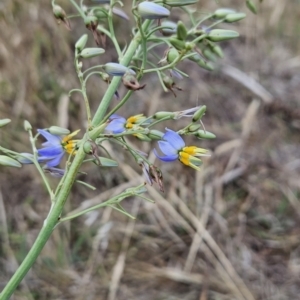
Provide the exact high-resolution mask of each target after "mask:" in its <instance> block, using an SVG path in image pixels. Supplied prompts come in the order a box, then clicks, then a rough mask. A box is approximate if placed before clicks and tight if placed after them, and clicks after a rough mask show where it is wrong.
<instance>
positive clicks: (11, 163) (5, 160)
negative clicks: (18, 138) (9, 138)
mask: <svg viewBox="0 0 300 300" xmlns="http://www.w3.org/2000/svg"><path fill="white" fill-rule="evenodd" d="M0 165H2V166H7V167H15V168H21V167H22V165H21V164H20V163H19V162H18V161H17V160H15V159H13V158H11V157H9V156H5V155H0Z"/></svg>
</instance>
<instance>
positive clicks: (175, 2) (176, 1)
mask: <svg viewBox="0 0 300 300" xmlns="http://www.w3.org/2000/svg"><path fill="white" fill-rule="evenodd" d="M163 2H164V4H166V5H168V6H171V7H179V6H186V5H191V4H195V3H197V2H198V0H164V1H163Z"/></svg>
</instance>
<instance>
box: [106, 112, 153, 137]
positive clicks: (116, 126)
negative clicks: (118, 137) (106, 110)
mask: <svg viewBox="0 0 300 300" xmlns="http://www.w3.org/2000/svg"><path fill="white" fill-rule="evenodd" d="M109 120H110V123H109V124H108V125H107V126H106V128H105V129H106V130H107V131H110V132H112V133H113V134H118V133H122V132H124V131H125V130H127V129H133V128H136V129H137V128H139V124H143V125H148V124H150V123H151V120H147V118H146V117H145V116H144V115H143V114H139V115H135V116H131V117H129V118H127V119H125V118H123V117H121V116H119V115H117V114H113V115H111V116H110V118H109Z"/></svg>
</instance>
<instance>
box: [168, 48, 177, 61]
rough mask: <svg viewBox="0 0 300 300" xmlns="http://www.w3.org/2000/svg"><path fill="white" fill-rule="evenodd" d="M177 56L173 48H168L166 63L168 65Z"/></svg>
mask: <svg viewBox="0 0 300 300" xmlns="http://www.w3.org/2000/svg"><path fill="white" fill-rule="evenodd" d="M178 56H179V53H178V51H177V50H176V49H175V48H170V49H169V51H168V53H167V62H168V63H169V64H170V63H172V62H173V61H175V60H176V59H177V58H178Z"/></svg>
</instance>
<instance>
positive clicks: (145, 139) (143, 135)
mask: <svg viewBox="0 0 300 300" xmlns="http://www.w3.org/2000/svg"><path fill="white" fill-rule="evenodd" d="M134 136H135V137H136V138H138V139H139V140H141V141H144V142H151V141H152V139H151V138H150V137H148V136H147V135H145V134H143V133H135V134H134Z"/></svg>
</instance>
